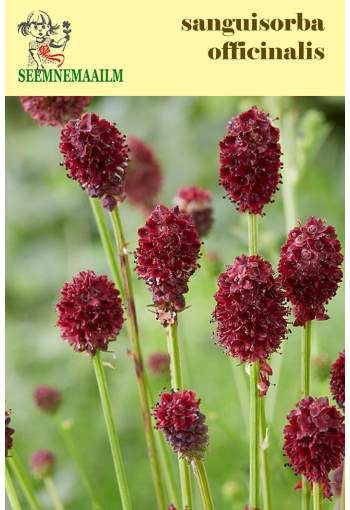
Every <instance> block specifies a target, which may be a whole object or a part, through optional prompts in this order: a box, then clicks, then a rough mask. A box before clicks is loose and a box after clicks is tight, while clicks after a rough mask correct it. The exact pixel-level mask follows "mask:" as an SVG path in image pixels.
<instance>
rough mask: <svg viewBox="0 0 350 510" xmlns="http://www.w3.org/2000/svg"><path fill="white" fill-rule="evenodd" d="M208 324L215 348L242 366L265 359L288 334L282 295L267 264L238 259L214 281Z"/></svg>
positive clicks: (254, 258) (260, 260)
mask: <svg viewBox="0 0 350 510" xmlns="http://www.w3.org/2000/svg"><path fill="white" fill-rule="evenodd" d="M218 287H219V290H218V291H217V292H216V294H215V295H214V298H215V300H216V302H217V305H216V307H215V311H214V312H213V320H212V322H217V323H218V326H217V329H216V335H217V338H218V341H217V344H218V345H220V346H222V347H224V352H225V354H229V355H230V356H232V357H234V358H239V360H240V361H241V362H242V363H243V362H244V361H249V362H250V363H253V362H254V361H256V360H257V359H266V358H268V357H269V356H270V354H271V353H273V352H276V351H277V349H278V348H279V346H280V345H281V342H282V340H283V339H284V338H285V337H286V334H287V333H288V329H287V320H286V316H287V315H288V311H287V308H286V307H285V305H284V294H283V292H282V290H281V289H280V286H279V285H278V283H277V281H276V279H275V278H274V272H273V270H272V267H271V264H270V263H269V262H268V261H267V260H263V258H262V257H261V256H260V255H252V256H251V257H248V256H246V255H241V256H240V257H237V258H236V259H235V260H234V263H233V266H226V273H222V274H221V275H220V276H219V279H218Z"/></svg>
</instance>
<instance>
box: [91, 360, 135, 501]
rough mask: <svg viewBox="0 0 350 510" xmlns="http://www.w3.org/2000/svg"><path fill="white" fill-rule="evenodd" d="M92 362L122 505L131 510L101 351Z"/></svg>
mask: <svg viewBox="0 0 350 510" xmlns="http://www.w3.org/2000/svg"><path fill="white" fill-rule="evenodd" d="M92 362H93V365H94V369H95V374H96V379H97V384H98V389H99V392H100V397H101V403H102V409H103V414H104V417H105V421H106V426H107V432H108V437H109V443H110V446H111V451H112V457H113V463H114V468H115V472H116V475H117V481H118V486H119V492H120V497H121V500H122V506H123V509H124V510H131V508H132V506H131V501H130V495H129V490H128V486H127V483H126V478H125V473H124V467H123V461H122V457H121V453H120V448H119V443H118V439H117V435H116V432H115V428H114V423H113V418H112V411H111V405H110V402H109V396H108V389H107V381H106V375H105V373H104V370H103V367H102V363H101V356H100V352H99V351H97V353H96V354H95V356H93V357H92Z"/></svg>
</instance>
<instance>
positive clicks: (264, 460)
mask: <svg viewBox="0 0 350 510" xmlns="http://www.w3.org/2000/svg"><path fill="white" fill-rule="evenodd" d="M265 436H266V415H265V397H261V398H260V444H262V442H263V441H264V439H265ZM269 482H270V469H269V457H268V454H267V449H265V450H261V488H262V500H263V508H264V510H271V487H270V483H269Z"/></svg>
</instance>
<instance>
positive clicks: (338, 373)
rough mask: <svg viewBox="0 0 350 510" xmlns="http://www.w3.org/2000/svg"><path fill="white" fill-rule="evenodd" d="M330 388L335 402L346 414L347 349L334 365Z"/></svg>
mask: <svg viewBox="0 0 350 510" xmlns="http://www.w3.org/2000/svg"><path fill="white" fill-rule="evenodd" d="M330 388H331V392H332V395H333V398H334V400H335V401H336V403H337V404H338V406H339V407H340V409H342V410H343V411H344V413H345V349H344V350H343V352H340V353H339V358H338V359H337V361H335V362H334V363H333V365H332V370H331V384H330Z"/></svg>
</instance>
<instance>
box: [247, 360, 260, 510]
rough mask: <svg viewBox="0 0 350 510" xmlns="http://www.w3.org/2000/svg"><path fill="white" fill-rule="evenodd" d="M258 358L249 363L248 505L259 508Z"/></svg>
mask: <svg viewBox="0 0 350 510" xmlns="http://www.w3.org/2000/svg"><path fill="white" fill-rule="evenodd" d="M259 365H260V363H259V360H257V361H255V362H254V363H252V364H251V365H250V374H249V377H250V455H249V460H250V462H249V465H250V479H249V506H250V508H259V397H258V383H259V377H258V373H259Z"/></svg>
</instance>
